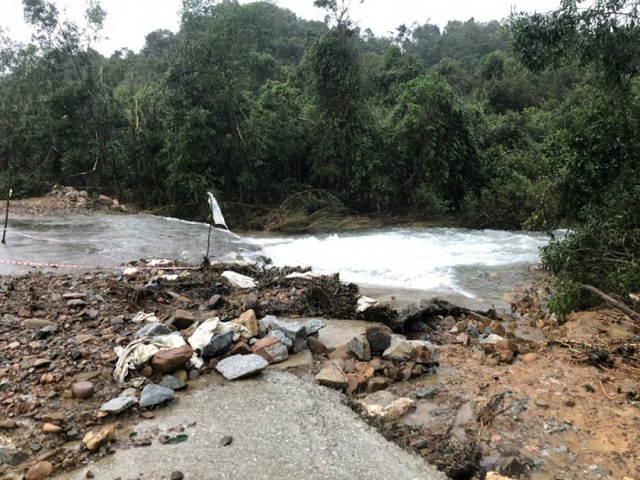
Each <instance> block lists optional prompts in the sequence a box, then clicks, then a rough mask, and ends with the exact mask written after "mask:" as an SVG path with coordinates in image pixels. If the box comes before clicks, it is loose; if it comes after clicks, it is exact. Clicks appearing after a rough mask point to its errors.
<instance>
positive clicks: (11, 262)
mask: <svg viewBox="0 0 640 480" xmlns="http://www.w3.org/2000/svg"><path fill="white" fill-rule="evenodd" d="M0 263H3V264H5V265H18V266H21V267H40V268H74V269H83V270H87V269H91V270H124V269H126V268H137V269H138V270H171V271H187V270H199V269H200V267H149V266H142V267H137V266H133V265H131V266H128V267H127V266H125V267H116V266H110V265H109V266H104V265H74V264H66V263H46V262H24V261H21V260H0Z"/></svg>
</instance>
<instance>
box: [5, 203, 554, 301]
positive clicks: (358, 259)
mask: <svg viewBox="0 0 640 480" xmlns="http://www.w3.org/2000/svg"><path fill="white" fill-rule="evenodd" d="M208 233H209V227H208V225H206V224H202V223H195V222H186V221H181V220H176V219H171V218H164V217H156V216H151V215H104V214H95V215H79V214H76V215H67V216H59V217H14V218H11V220H10V223H9V230H8V233H7V243H6V244H5V245H1V246H0V274H9V273H24V272H26V271H27V268H28V267H29V265H26V266H25V265H16V264H11V263H8V262H12V261H18V262H27V263H28V264H33V263H53V264H64V265H69V264H70V265H86V266H118V265H123V264H126V263H128V262H130V261H132V260H139V259H141V258H170V259H175V260H179V261H182V262H186V263H190V264H198V263H200V262H201V261H202V259H203V257H204V255H205V253H206V250H207V238H208ZM547 242H548V238H547V237H546V236H544V235H542V234H535V233H534V234H528V233H522V232H499V231H490V230H486V231H472V230H464V229H450V228H435V229H388V230H375V231H364V232H350V233H340V234H332V235H319V236H286V237H269V238H260V237H257V236H245V237H241V236H238V235H235V234H233V233H230V232H228V231H225V230H219V229H213V231H212V235H211V250H210V257H211V259H212V260H220V259H224V260H246V261H256V260H257V259H259V258H260V256H266V257H269V258H270V259H272V261H273V264H274V265H275V266H286V265H289V266H296V265H301V266H309V267H311V268H312V269H313V270H314V271H315V272H317V273H321V274H332V273H336V272H337V273H340V275H341V278H342V279H343V280H345V281H350V282H355V283H358V284H359V285H361V286H363V287H364V288H365V289H370V290H376V289H378V290H380V289H382V290H383V292H381V293H382V294H384V291H386V292H393V295H396V292H405V294H404V296H405V297H407V298H408V299H413V297H415V299H419V298H424V297H425V296H427V295H426V294H431V295H438V296H443V297H446V296H449V298H451V299H452V300H453V301H455V303H458V304H461V301H460V300H462V301H464V300H472V301H474V302H478V303H479V304H480V305H478V308H480V309H482V305H481V304H482V303H484V304H485V305H486V304H489V303H494V304H495V303H496V302H499V301H500V300H501V298H502V296H503V294H504V293H506V292H508V291H511V289H512V287H513V286H515V285H520V284H523V283H527V282H528V281H530V280H531V275H532V274H531V272H530V267H531V266H532V265H535V264H537V263H538V261H539V257H538V249H539V248H540V246H542V245H545V244H546V243H547Z"/></svg>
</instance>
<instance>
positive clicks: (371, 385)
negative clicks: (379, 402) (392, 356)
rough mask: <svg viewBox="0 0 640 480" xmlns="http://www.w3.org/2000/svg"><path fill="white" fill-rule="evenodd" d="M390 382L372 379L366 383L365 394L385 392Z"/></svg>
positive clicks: (385, 379)
mask: <svg viewBox="0 0 640 480" xmlns="http://www.w3.org/2000/svg"><path fill="white" fill-rule="evenodd" d="M390 383H391V381H390V380H389V379H388V378H385V377H374V378H372V379H371V380H369V382H368V383H367V393H374V392H379V391H380V390H386V389H387V388H388V387H389V384H390Z"/></svg>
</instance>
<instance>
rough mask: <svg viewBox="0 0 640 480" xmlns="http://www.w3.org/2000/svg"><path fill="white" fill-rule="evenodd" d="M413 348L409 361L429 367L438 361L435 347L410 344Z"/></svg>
mask: <svg viewBox="0 0 640 480" xmlns="http://www.w3.org/2000/svg"><path fill="white" fill-rule="evenodd" d="M410 343H411V344H412V345H413V346H414V348H413V353H412V354H411V361H412V362H415V363H420V364H422V365H430V364H432V363H434V362H436V361H437V360H438V354H437V348H436V346H435V345H429V346H427V345H424V344H423V343H419V344H416V343H414V342H410Z"/></svg>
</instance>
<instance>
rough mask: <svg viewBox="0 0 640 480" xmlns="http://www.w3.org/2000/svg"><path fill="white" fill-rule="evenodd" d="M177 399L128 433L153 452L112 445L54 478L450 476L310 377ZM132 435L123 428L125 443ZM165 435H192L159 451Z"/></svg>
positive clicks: (436, 479)
mask: <svg viewBox="0 0 640 480" xmlns="http://www.w3.org/2000/svg"><path fill="white" fill-rule="evenodd" d="M179 396H180V398H179V401H178V402H176V403H175V404H173V405H171V406H169V407H165V408H163V409H160V410H157V411H156V412H155V418H154V419H152V420H141V421H140V423H139V424H138V425H137V426H135V427H134V431H135V432H136V434H137V435H136V438H142V437H144V436H145V435H151V437H152V438H153V443H152V445H151V446H148V447H137V448H129V449H123V448H118V449H117V452H116V453H115V454H114V455H111V456H109V457H108V458H106V459H103V460H99V461H97V462H95V463H92V464H90V465H87V466H86V467H84V468H82V469H81V470H79V471H76V472H74V473H72V474H65V475H61V476H58V477H56V478H62V479H68V480H71V479H73V480H84V479H85V478H88V477H87V471H88V470H91V472H92V473H93V475H94V477H93V478H96V479H99V480H102V479H104V480H115V479H117V478H120V479H121V480H132V479H136V478H138V479H140V480H162V479H169V478H170V476H171V473H172V472H173V471H180V472H182V473H183V474H184V478H185V480H208V479H247V478H250V479H265V480H272V479H282V480H287V479H291V480H293V479H296V480H303V479H305V480H306V479H332V480H339V479H345V480H347V479H348V480H352V479H358V480H367V479H371V480H374V479H375V480H378V479H394V480H403V479H407V480H409V479H411V480H414V479H424V480H431V479H433V480H440V479H445V478H446V477H445V476H444V475H442V474H440V473H438V472H437V471H436V470H435V468H433V467H431V466H430V465H427V464H426V463H425V462H424V461H423V460H422V459H421V458H420V457H418V456H416V455H413V454H411V453H408V452H405V451H403V450H402V449H400V448H399V447H398V446H396V445H395V444H392V443H390V442H388V441H387V440H385V439H384V438H383V437H382V435H380V434H379V433H378V432H377V431H376V430H374V429H373V428H371V427H369V426H368V425H366V424H365V422H364V421H362V420H361V419H360V418H359V417H358V415H356V414H355V413H354V412H353V411H352V410H351V409H350V408H349V407H347V406H346V405H344V403H343V399H344V397H343V396H342V395H341V394H340V393H338V392H336V391H333V390H330V389H328V388H325V387H320V386H317V385H314V384H313V383H312V381H311V380H310V379H299V378H297V377H296V376H294V375H292V374H290V373H286V372H277V371H265V372H263V373H262V374H261V375H259V376H258V377H255V378H253V379H248V380H240V381H236V382H234V383H230V384H225V385H219V384H215V382H214V381H212V380H207V379H204V380H203V381H202V384H201V385H200V386H199V387H196V388H193V389H191V391H188V392H185V393H181V394H179ZM182 428H184V430H183V431H182V432H180V431H179V430H180V429H182ZM169 429H173V430H174V431H169ZM154 430H155V431H154ZM130 433H131V432H130V430H127V429H126V428H125V429H123V430H119V436H120V437H124V438H125V439H126V437H128V436H129V435H130ZM163 434H168V435H170V436H175V435H178V434H182V435H187V436H188V438H187V439H186V441H184V442H183V443H179V444H162V443H161V442H160V441H159V438H160V436H162V435H163ZM225 436H231V437H233V442H232V443H231V444H230V445H228V446H223V445H222V444H221V442H220V441H221V439H222V438H223V437H225Z"/></svg>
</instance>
